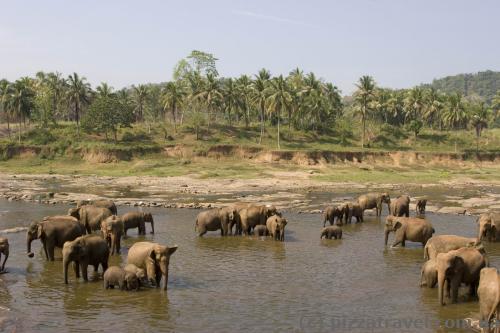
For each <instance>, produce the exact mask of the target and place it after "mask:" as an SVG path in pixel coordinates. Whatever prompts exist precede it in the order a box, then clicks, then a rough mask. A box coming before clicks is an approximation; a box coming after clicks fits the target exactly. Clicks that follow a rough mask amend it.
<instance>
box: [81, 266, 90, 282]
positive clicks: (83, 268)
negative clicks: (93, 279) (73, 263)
mask: <svg viewBox="0 0 500 333" xmlns="http://www.w3.org/2000/svg"><path fill="white" fill-rule="evenodd" d="M80 268H81V269H82V276H83V280H84V281H86V282H88V281H89V276H88V272H87V269H88V264H87V263H86V262H82V263H81V264H80Z"/></svg>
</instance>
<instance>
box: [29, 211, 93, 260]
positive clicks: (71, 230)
mask: <svg viewBox="0 0 500 333" xmlns="http://www.w3.org/2000/svg"><path fill="white" fill-rule="evenodd" d="M84 234H85V229H84V228H82V226H81V225H80V223H79V222H78V220H77V219H75V218H74V217H71V216H49V217H46V218H44V220H43V221H40V222H33V223H31V225H30V226H29V227H28V231H27V232H26V243H27V244H26V245H27V253H28V256H29V257H30V258H32V257H33V256H34V255H35V254H34V253H33V252H31V242H32V241H34V240H35V239H40V241H41V242H42V245H43V251H44V252H45V256H46V257H47V260H50V261H54V248H56V247H59V248H62V247H63V246H64V243H65V242H67V241H72V240H74V239H75V238H77V237H79V236H81V235H84Z"/></svg>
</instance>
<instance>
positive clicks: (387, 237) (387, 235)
mask: <svg viewBox="0 0 500 333" xmlns="http://www.w3.org/2000/svg"><path fill="white" fill-rule="evenodd" d="M390 233H391V231H390V230H389V229H387V228H386V229H385V237H384V244H385V245H386V246H387V242H388V240H389V234H390Z"/></svg>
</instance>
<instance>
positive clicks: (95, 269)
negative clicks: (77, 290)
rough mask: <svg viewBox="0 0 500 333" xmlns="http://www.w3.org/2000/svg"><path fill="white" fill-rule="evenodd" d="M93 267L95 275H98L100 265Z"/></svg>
mask: <svg viewBox="0 0 500 333" xmlns="http://www.w3.org/2000/svg"><path fill="white" fill-rule="evenodd" d="M92 266H94V273H97V270H98V269H99V264H97V265H92Z"/></svg>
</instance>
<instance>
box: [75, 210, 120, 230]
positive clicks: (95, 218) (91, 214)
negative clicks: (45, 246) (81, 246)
mask: <svg viewBox="0 0 500 333" xmlns="http://www.w3.org/2000/svg"><path fill="white" fill-rule="evenodd" d="M68 215H70V216H73V217H75V218H77V219H78V221H80V224H81V225H82V226H83V227H84V228H85V230H86V231H87V233H88V234H91V233H92V231H95V230H100V229H101V222H102V221H104V220H105V219H107V218H108V217H110V216H111V215H113V213H112V212H111V211H110V210H109V209H108V208H104V207H96V206H91V205H84V206H81V207H78V208H70V209H69V210H68Z"/></svg>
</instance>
